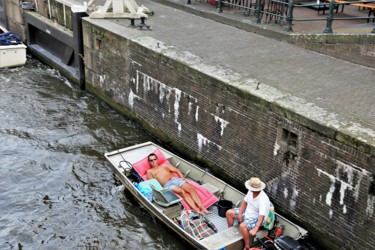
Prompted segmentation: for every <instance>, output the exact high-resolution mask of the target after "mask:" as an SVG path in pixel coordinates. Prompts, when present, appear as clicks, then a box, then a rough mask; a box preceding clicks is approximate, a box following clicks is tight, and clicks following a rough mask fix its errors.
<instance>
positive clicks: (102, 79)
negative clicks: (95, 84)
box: [99, 75, 106, 86]
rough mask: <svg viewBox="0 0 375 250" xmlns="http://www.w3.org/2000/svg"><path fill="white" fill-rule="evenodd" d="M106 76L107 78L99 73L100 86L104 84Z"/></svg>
mask: <svg viewBox="0 0 375 250" xmlns="http://www.w3.org/2000/svg"><path fill="white" fill-rule="evenodd" d="M105 78H106V76H105V75H99V84H100V86H104V83H105Z"/></svg>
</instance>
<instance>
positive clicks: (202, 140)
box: [197, 133, 222, 153]
mask: <svg viewBox="0 0 375 250" xmlns="http://www.w3.org/2000/svg"><path fill="white" fill-rule="evenodd" d="M197 140H198V152H199V153H201V152H202V148H203V146H206V147H209V146H210V144H212V145H214V146H216V147H217V148H218V149H219V150H221V148H222V147H221V146H220V145H218V144H216V143H214V142H212V141H210V140H208V139H207V138H206V137H204V136H203V135H201V134H199V133H198V134H197Z"/></svg>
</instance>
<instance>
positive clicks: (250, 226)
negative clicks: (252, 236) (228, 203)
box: [234, 208, 265, 231]
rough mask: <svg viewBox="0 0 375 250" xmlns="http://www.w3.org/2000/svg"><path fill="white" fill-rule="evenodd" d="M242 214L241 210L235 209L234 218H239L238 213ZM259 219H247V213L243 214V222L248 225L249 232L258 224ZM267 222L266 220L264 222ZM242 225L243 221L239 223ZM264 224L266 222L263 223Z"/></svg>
mask: <svg viewBox="0 0 375 250" xmlns="http://www.w3.org/2000/svg"><path fill="white" fill-rule="evenodd" d="M239 212H240V209H239V208H235V209H234V216H235V218H238V213H239ZM258 219H259V218H246V216H245V213H243V214H242V222H245V224H246V225H247V230H248V231H250V230H251V229H253V228H254V227H255V225H256V224H257V222H258ZM264 221H265V220H264ZM239 223H241V221H239ZM263 223H264V222H263Z"/></svg>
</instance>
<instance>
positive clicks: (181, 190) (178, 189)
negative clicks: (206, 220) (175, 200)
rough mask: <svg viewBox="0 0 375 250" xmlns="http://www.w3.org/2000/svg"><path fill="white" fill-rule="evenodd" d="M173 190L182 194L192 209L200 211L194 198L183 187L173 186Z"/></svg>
mask: <svg viewBox="0 0 375 250" xmlns="http://www.w3.org/2000/svg"><path fill="white" fill-rule="evenodd" d="M172 191H173V192H174V193H176V194H178V195H180V196H181V197H182V198H183V199H184V200H185V201H186V203H187V204H188V205H189V207H190V208H191V209H193V210H194V211H195V212H197V213H199V212H200V210H199V208H198V207H197V206H196V205H195V202H194V201H193V199H192V198H191V197H190V196H189V195H188V194H187V193H186V192H185V191H184V190H183V189H182V188H179V187H174V188H172Z"/></svg>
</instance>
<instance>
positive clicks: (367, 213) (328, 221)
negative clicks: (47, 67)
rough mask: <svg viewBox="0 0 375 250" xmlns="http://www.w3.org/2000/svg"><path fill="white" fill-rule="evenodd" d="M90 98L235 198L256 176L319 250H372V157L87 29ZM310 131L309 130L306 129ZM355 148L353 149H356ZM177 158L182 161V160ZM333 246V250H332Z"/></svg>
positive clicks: (171, 59)
mask: <svg viewBox="0 0 375 250" xmlns="http://www.w3.org/2000/svg"><path fill="white" fill-rule="evenodd" d="M83 30H84V50H85V67H86V68H85V70H86V88H87V90H89V91H90V92H92V93H94V94H95V95H97V96H98V97H100V98H101V99H103V100H104V101H105V102H107V103H109V104H110V105H111V106H112V107H114V108H116V109H117V110H119V111H121V112H123V113H126V114H127V115H129V116H130V117H132V118H136V119H137V120H138V121H140V122H141V123H142V124H144V125H145V126H146V127H147V128H148V129H149V130H151V131H152V132H153V133H155V134H157V135H158V136H160V138H163V139H164V140H170V141H172V144H173V145H176V146H178V148H180V149H183V150H186V152H189V153H191V152H193V153H194V155H191V158H192V157H196V159H204V160H205V162H206V163H207V164H208V165H209V166H210V169H211V170H212V171H213V172H214V174H215V175H218V176H220V177H223V178H224V179H225V180H227V181H229V182H230V183H231V184H233V185H235V186H237V187H238V188H239V189H242V190H243V188H244V186H243V182H244V181H245V180H247V179H248V178H250V177H251V176H259V177H260V178H261V179H263V180H264V181H265V182H266V183H267V185H268V187H267V190H266V191H267V193H268V194H269V195H270V197H271V199H272V200H273V202H274V203H275V205H276V208H277V210H278V211H279V212H280V213H282V214H284V215H287V216H288V217H289V218H291V219H292V220H294V221H298V222H299V223H300V224H301V225H302V226H303V227H305V228H307V229H308V230H309V231H310V232H311V233H312V234H313V236H314V237H315V238H316V239H317V238H319V241H321V242H322V243H323V244H324V245H325V246H327V247H328V246H331V247H332V246H334V247H336V248H338V246H341V247H345V248H351V249H358V248H365V249H369V248H372V246H373V245H374V243H375V242H374V241H375V240H374V239H375V237H374V236H375V229H374V225H375V219H374V215H373V212H374V197H375V183H374V154H373V152H374V150H373V149H372V148H371V147H369V146H366V145H363V144H356V143H355V140H344V139H341V140H340V141H341V142H338V141H337V140H335V139H334V138H330V137H329V136H327V134H332V135H334V136H337V135H338V134H339V133H338V132H333V133H332V131H331V132H330V133H327V132H326V131H323V130H322V131H319V130H318V129H317V128H320V127H321V128H323V126H316V125H315V124H309V123H308V122H306V120H304V122H303V124H304V125H301V124H302V123H301V122H297V121H300V120H301V119H302V118H301V119H297V118H296V117H298V115H296V114H292V115H291V114H290V111H288V110H283V108H282V107H278V106H275V104H271V103H268V102H266V101H264V100H262V99H259V98H258V97H255V96H253V95H251V94H250V93H248V92H246V91H241V90H240V89H238V88H235V87H233V86H231V85H228V84H225V83H224V82H222V81H220V80H219V78H215V76H209V75H207V74H204V73H202V72H200V70H199V69H193V68H191V67H189V66H188V64H187V63H185V62H184V60H183V59H181V58H178V55H176V54H173V53H171V56H166V55H163V54H161V53H158V52H157V51H155V50H153V49H148V48H147V47H145V46H142V45H140V44H138V43H136V42H134V41H131V40H127V39H125V38H122V37H120V36H117V35H115V34H114V33H111V32H109V31H106V30H104V29H101V28H100V27H97V26H94V25H92V24H90V23H88V22H84V25H83ZM311 128H314V129H311ZM353 142H354V143H353ZM183 150H182V151H183ZM330 244H331V245H330Z"/></svg>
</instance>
